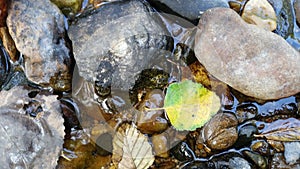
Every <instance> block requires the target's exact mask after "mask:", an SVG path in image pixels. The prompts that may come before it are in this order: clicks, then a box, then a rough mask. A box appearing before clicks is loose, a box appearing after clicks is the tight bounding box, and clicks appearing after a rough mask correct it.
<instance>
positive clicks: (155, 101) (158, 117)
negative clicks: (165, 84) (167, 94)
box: [137, 89, 169, 134]
mask: <svg viewBox="0 0 300 169" xmlns="http://www.w3.org/2000/svg"><path fill="white" fill-rule="evenodd" d="M163 97H164V95H163V92H162V91H161V90H159V89H155V90H153V91H151V92H149V93H147V95H146V96H145V99H144V101H143V102H142V103H141V105H140V106H139V107H140V109H141V112H140V113H139V114H138V117H137V128H138V129H139V130H140V131H141V132H142V133H146V134H154V133H161V132H163V131H164V130H166V129H167V128H168V127H169V124H168V121H167V119H165V118H164V114H163V111H162V110H153V111H151V110H150V111H145V108H149V109H153V108H160V107H162V106H163V99H164V98H163Z"/></svg>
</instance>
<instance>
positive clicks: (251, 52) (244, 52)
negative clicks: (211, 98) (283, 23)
mask: <svg viewBox="0 0 300 169" xmlns="http://www.w3.org/2000/svg"><path fill="white" fill-rule="evenodd" d="M195 54H196V57H197V58H198V60H199V61H200V62H201V63H202V64H203V65H204V66H205V68H206V69H207V70H208V72H209V73H211V74H212V75H213V76H215V77H216V78H218V79H219V80H221V81H223V82H225V83H227V84H228V85H230V86H231V87H232V88H234V89H236V90H238V91H240V92H241V93H243V94H245V95H248V96H251V97H255V98H258V99H263V100H270V99H279V98H283V97H287V96H291V95H294V94H296V93H298V92H299V91H300V74H299V72H300V66H299V63H300V55H299V52H298V51H296V50H295V49H294V48H293V47H291V46H290V45H289V44H288V43H287V42H286V41H285V40H284V39H283V38H282V37H280V36H278V35H276V34H274V33H272V32H269V31H266V30H264V29H261V28H258V27H257V26H255V25H251V24H247V23H246V22H245V21H244V20H243V19H242V18H241V17H240V16H239V15H238V14H237V13H236V12H234V11H233V10H231V9H227V8H215V9H211V10H208V11H207V12H205V13H204V14H203V16H202V18H201V20H200V22H199V25H198V30H197V33H196V38H195Z"/></svg>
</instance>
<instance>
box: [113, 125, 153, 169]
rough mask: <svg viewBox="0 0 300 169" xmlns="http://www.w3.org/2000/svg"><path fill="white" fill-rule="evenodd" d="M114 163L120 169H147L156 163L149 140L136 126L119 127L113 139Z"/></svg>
mask: <svg viewBox="0 0 300 169" xmlns="http://www.w3.org/2000/svg"><path fill="white" fill-rule="evenodd" d="M112 160H113V163H114V164H115V165H116V166H118V168H120V169H123V168H124V169H135V168H136V169H145V168H148V167H149V166H151V165H152V163H153V162H154V155H153V153H152V147H151V145H150V143H149V142H148V138H147V137H146V136H145V135H143V134H142V133H140V132H139V131H138V130H137V129H136V126H135V125H133V124H132V125H129V124H124V125H122V126H120V127H119V129H118V131H117V133H116V134H115V136H114V139H113V156H112Z"/></svg>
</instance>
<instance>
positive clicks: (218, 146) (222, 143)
mask: <svg viewBox="0 0 300 169" xmlns="http://www.w3.org/2000/svg"><path fill="white" fill-rule="evenodd" d="M237 124H238V122H237V119H236V117H235V116H234V115H233V114H230V113H219V114H216V115H215V116H213V117H212V118H211V119H210V121H209V122H208V123H206V124H205V125H204V127H203V129H202V134H201V135H200V136H201V137H203V139H204V141H205V142H206V143H207V145H208V147H210V148H212V149H215V150H224V149H226V148H228V147H230V146H232V145H233V144H234V143H235V142H236V140H237V138H238V133H237Z"/></svg>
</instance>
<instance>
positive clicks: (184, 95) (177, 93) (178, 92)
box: [164, 80, 221, 131]
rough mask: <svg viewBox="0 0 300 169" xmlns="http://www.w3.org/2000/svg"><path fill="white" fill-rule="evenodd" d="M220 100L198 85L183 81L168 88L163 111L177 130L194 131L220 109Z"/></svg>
mask: <svg viewBox="0 0 300 169" xmlns="http://www.w3.org/2000/svg"><path fill="white" fill-rule="evenodd" d="M220 106H221V105H220V98H219V97H218V96H217V95H216V94H215V93H213V92H212V91H210V90H208V89H206V88H205V87H203V86H202V85H201V84H199V83H194V82H193V81H191V80H185V81H182V82H180V83H173V84H171V85H170V86H169V87H168V90H167V93H166V97H165V100H164V109H165V111H166V113H167V115H168V118H169V120H170V122H171V124H172V125H173V126H174V127H175V128H176V129H177V130H190V131H192V130H195V129H196V128H199V127H201V126H203V125H204V124H205V123H206V122H207V121H208V120H209V119H210V118H211V117H212V116H213V115H214V114H216V113H217V111H218V110H219V109H220Z"/></svg>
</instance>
